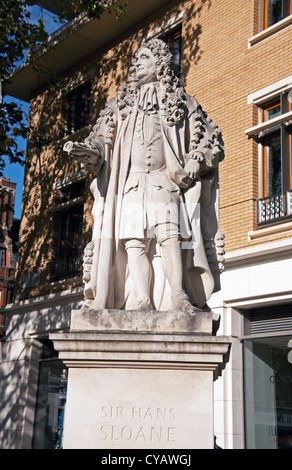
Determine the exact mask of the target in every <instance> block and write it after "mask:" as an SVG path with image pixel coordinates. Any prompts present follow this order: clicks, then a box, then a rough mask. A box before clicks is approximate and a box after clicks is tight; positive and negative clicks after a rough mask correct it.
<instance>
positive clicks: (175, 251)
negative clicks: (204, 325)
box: [156, 223, 195, 311]
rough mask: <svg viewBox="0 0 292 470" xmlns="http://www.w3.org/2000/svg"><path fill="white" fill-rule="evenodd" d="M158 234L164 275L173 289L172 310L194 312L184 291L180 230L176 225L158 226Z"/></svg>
mask: <svg viewBox="0 0 292 470" xmlns="http://www.w3.org/2000/svg"><path fill="white" fill-rule="evenodd" d="M156 232H157V240H158V243H159V245H160V250H161V257H162V263H163V269H164V273H165V276H166V278H167V280H168V282H169V285H170V289H171V302H172V308H174V309H179V310H183V311H194V310H195V308H194V306H193V305H192V304H191V303H190V301H189V298H188V296H187V294H186V293H185V291H184V289H183V262H182V253H181V243H180V238H179V229H178V227H177V226H176V225H175V224H171V223H169V224H159V225H157V226H156Z"/></svg>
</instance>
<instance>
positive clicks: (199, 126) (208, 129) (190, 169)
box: [185, 99, 224, 179]
mask: <svg viewBox="0 0 292 470" xmlns="http://www.w3.org/2000/svg"><path fill="white" fill-rule="evenodd" d="M191 100H192V101H191V102H190V107H189V116H188V135H189V142H188V153H187V155H186V157H185V160H186V163H185V171H186V172H187V173H188V175H189V176H190V177H191V178H193V179H198V178H199V177H200V175H202V174H205V173H206V172H209V171H210V170H211V171H212V169H214V168H216V167H217V166H218V164H219V161H221V160H223V158H224V144H223V140H222V136H221V131H220V129H218V126H217V125H216V124H214V123H213V121H212V120H211V119H210V118H209V117H208V116H207V114H206V113H205V112H204V111H203V110H202V108H201V106H200V105H198V103H197V102H196V101H195V100H194V99H191Z"/></svg>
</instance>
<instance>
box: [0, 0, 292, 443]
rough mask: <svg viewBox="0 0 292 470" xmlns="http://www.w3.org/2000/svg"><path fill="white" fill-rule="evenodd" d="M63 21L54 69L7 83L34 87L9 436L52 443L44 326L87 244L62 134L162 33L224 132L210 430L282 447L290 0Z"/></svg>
mask: <svg viewBox="0 0 292 470" xmlns="http://www.w3.org/2000/svg"><path fill="white" fill-rule="evenodd" d="M40 3H41V2H40ZM72 23H73V24H74V25H75V28H74V29H73V30H71V32H70V33H68V32H69V26H68V25H65V26H63V27H62V28H61V29H60V30H58V31H57V32H56V33H55V34H54V35H53V37H52V40H53V41H54V42H55V49H54V50H53V52H50V51H49V52H47V53H46V54H45V58H46V61H45V65H46V67H47V70H49V71H51V72H52V71H53V72H54V73H52V74H51V76H49V77H48V75H42V76H41V77H40V76H37V75H36V74H35V72H34V71H33V69H32V68H31V67H30V66H26V67H23V68H21V69H20V70H18V71H16V73H15V75H14V77H13V79H12V81H11V84H9V86H8V92H9V93H10V94H11V95H13V96H15V97H18V98H21V99H24V100H27V101H29V102H30V124H31V125H32V128H33V130H32V133H31V136H30V138H29V140H28V157H27V164H26V171H25V178H24V191H23V205H22V219H21V226H20V249H19V257H18V264H17V278H16V289H15V299H14V302H13V303H12V304H10V305H9V306H7V307H6V308H5V314H6V320H7V326H6V330H7V334H6V336H7V339H6V343H5V355H4V358H3V363H2V373H3V374H4V379H5V377H9V376H12V377H13V381H12V382H10V383H9V385H8V386H7V387H6V388H5V390H4V389H2V392H1V403H2V404H3V407H2V411H1V413H4V415H3V416H4V418H3V420H2V436H3V437H2V443H3V447H4V448H31V447H34V448H47V447H52V446H53V447H54V446H57V447H58V446H59V445H60V433H61V423H62V413H63V409H64V402H65V398H66V393H65V392H66V370H65V368H64V366H63V365H62V363H61V362H60V361H59V360H58V358H57V355H56V352H55V351H54V349H53V347H52V344H51V343H50V341H49V340H48V333H49V331H51V330H55V331H56V330H59V329H64V328H67V327H68V325H69V316H70V311H71V308H73V307H76V306H78V305H79V303H80V301H81V299H82V281H81V275H80V273H81V264H80V260H81V254H82V250H83V248H84V246H85V244H86V243H87V241H88V240H89V239H90V235H91V224H92V218H91V206H92V199H91V196H90V195H89V189H88V187H89V182H90V176H88V174H87V173H86V172H85V171H84V170H83V169H82V168H80V167H79V166H78V165H77V164H76V163H75V162H74V161H70V160H69V159H68V158H67V157H66V155H64V152H63V151H62V148H63V145H64V143H65V142H66V140H72V139H74V140H82V138H84V136H87V135H88V132H89V129H90V126H92V125H93V124H94V123H95V122H96V119H97V116H98V113H99V111H100V110H101V109H102V108H103V107H104V104H105V103H106V102H107V101H108V100H109V99H110V98H111V97H113V96H114V95H115V94H116V91H117V88H118V86H119V85H120V84H122V83H123V82H124V81H125V80H126V78H127V72H128V67H129V64H130V61H131V58H132V56H133V53H134V52H135V50H136V49H137V48H138V45H139V43H140V41H141V39H142V38H144V37H161V38H164V39H165V40H167V41H168V42H169V43H170V44H171V47H172V48H173V52H174V53H175V58H176V64H177V72H178V73H179V74H180V77H181V79H182V80H183V82H184V86H185V89H186V91H187V93H188V94H190V95H192V96H194V97H195V98H196V99H197V100H198V101H199V103H200V104H201V105H202V107H203V109H204V110H206V111H207V112H208V114H209V115H210V116H211V117H212V119H213V120H214V121H215V122H216V123H218V124H219V125H220V128H221V129H222V133H223V138H224V142H225V154H226V158H225V160H224V161H223V162H222V163H221V165H220V229H221V231H222V232H223V233H224V234H225V249H226V264H225V272H224V273H223V275H222V276H221V280H222V289H221V291H220V292H219V293H217V294H214V295H213V296H212V297H211V300H210V302H209V305H210V307H211V308H212V309H213V310H214V311H216V312H218V313H220V315H221V326H220V331H219V334H220V333H222V334H225V335H230V336H231V338H232V354H231V358H230V362H229V364H228V367H227V369H226V370H225V371H224V373H223V376H222V377H221V378H220V379H218V380H217V381H216V383H215V396H214V410H215V411H214V413H215V415H214V416H215V434H216V436H217V442H218V444H219V445H220V446H221V447H223V448H225V449H232V448H285V447H289V446H290V447H291V440H292V424H291V423H292V391H291V377H292V364H291V362H289V360H288V352H289V349H288V342H289V340H291V338H292V286H291V280H290V279H291V274H290V273H291V268H292V259H291V258H292V250H291V248H292V193H291V190H292V186H291V185H292V157H291V154H292V139H291V120H292V75H291V65H292V63H291V62H292V58H291V57H292V55H291V54H290V53H291V43H292V41H291V40H292V1H291V0H250V1H248V2H241V1H239V0H234V1H233V2H232V5H231V3H230V2H228V1H227V0H189V1H178V0H172V1H166V0H159V1H157V0H156V1H152V0H148V2H138V1H137V0H129V2H128V11H127V14H126V15H125V17H124V18H123V20H122V21H121V22H117V21H116V20H115V19H114V18H113V16H110V15H108V14H105V15H104V16H103V17H102V19H101V20H94V21H87V20H86V19H85V18H82V19H78V20H76V19H74V20H72V22H71V24H72ZM56 78H58V80H56ZM72 136H73V137H72ZM290 344H291V343H290ZM16 370H17V374H16V372H15V371H16ZM24 390H25V391H24ZM56 390H57V392H56ZM44 404H46V405H47V406H46V410H47V414H46V412H45V407H44Z"/></svg>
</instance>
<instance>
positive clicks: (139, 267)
mask: <svg viewBox="0 0 292 470" xmlns="http://www.w3.org/2000/svg"><path fill="white" fill-rule="evenodd" d="M148 248H149V242H147V240H138V239H132V240H126V241H125V249H126V251H127V255H128V266H129V273H130V276H131V278H132V282H133V285H134V288H135V292H136V301H135V303H134V304H133V305H131V306H130V307H128V309H129V310H149V309H151V308H152V306H151V302H150V283H151V265H150V262H149V259H148V255H147V251H148Z"/></svg>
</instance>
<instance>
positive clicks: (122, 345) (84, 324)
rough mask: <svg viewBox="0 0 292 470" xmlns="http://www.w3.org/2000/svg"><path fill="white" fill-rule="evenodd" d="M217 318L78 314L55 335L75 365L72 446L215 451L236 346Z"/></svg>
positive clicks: (67, 439) (68, 440)
mask: <svg viewBox="0 0 292 470" xmlns="http://www.w3.org/2000/svg"><path fill="white" fill-rule="evenodd" d="M216 321H217V319H216V318H214V315H213V314H212V313H208V312H201V311H198V312H197V313H196V314H186V313H182V312H145V311H144V312H141V311H139V312H136V311H133V312H129V311H128V312H127V311H120V310H99V311H93V310H76V311H73V312H72V318H71V329H70V331H69V332H68V333H58V334H51V335H50V339H52V341H53V342H54V346H55V348H56V350H58V351H59V357H60V358H61V359H62V360H63V361H64V363H65V364H66V365H67V366H68V367H69V381H68V395H67V403H66V410H65V425H64V439H63V444H64V448H65V449H84V448H86V449H204V448H213V445H214V431H213V382H214V380H216V378H217V377H218V375H219V374H221V371H222V369H223V368H224V367H225V364H226V362H227V361H228V355H229V349H230V341H229V339H228V338H226V337H216V336H214V335H213V334H212V333H214V325H216Z"/></svg>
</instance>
